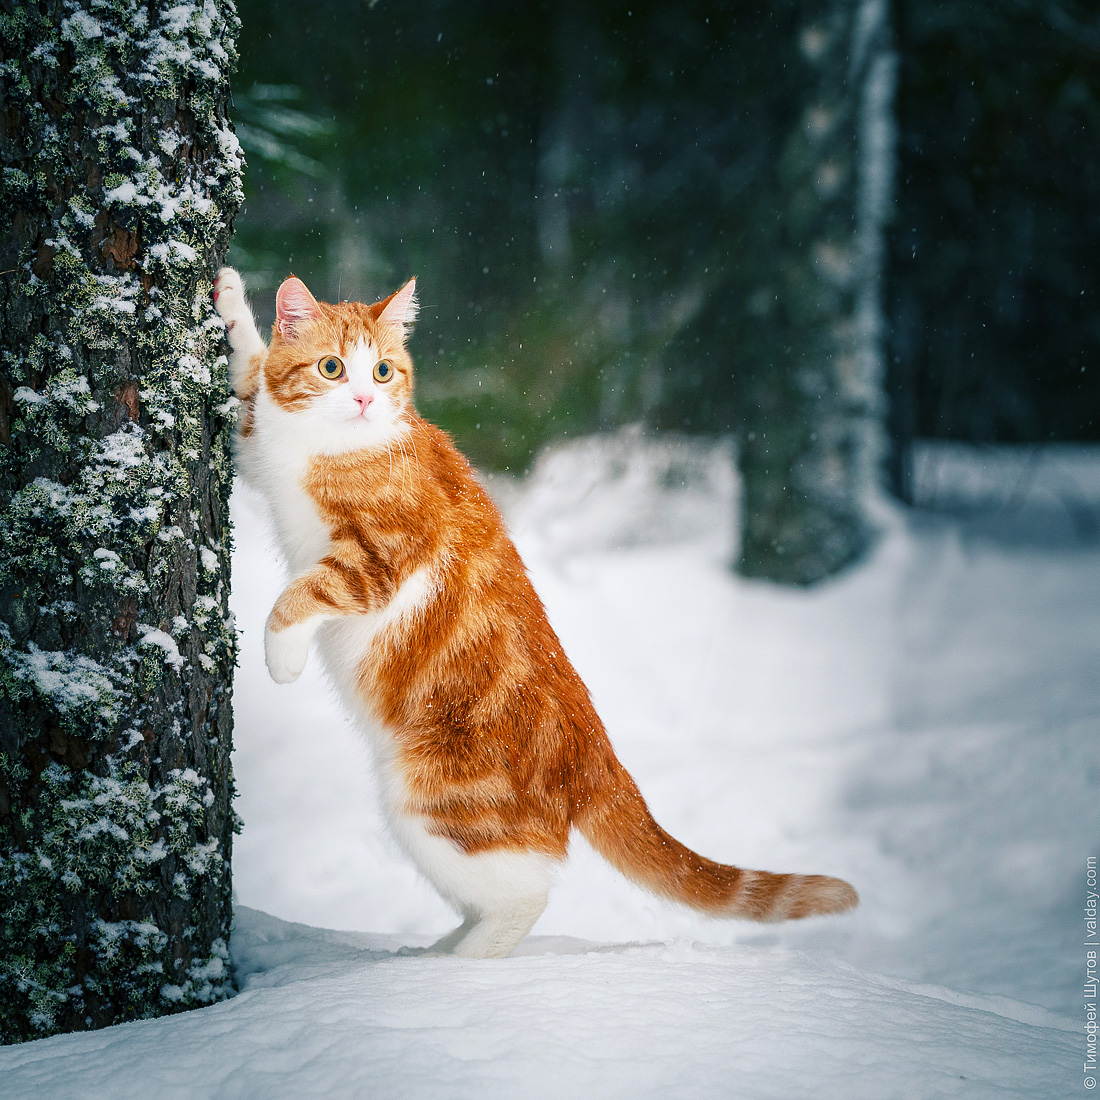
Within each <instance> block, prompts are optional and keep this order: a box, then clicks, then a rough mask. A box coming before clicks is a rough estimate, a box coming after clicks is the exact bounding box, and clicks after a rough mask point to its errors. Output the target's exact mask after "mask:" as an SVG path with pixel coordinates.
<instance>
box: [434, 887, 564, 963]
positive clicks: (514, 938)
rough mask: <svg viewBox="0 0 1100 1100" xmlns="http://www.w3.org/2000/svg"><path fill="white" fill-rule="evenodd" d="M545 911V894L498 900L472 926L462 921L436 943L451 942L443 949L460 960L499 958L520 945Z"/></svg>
mask: <svg viewBox="0 0 1100 1100" xmlns="http://www.w3.org/2000/svg"><path fill="white" fill-rule="evenodd" d="M545 908H546V892H545V891H543V892H542V893H541V894H531V895H529V896H527V897H517V898H509V899H507V900H503V899H502V900H501V901H500V902H498V903H497V904H496V905H495V906H494V907H493V908H492V909H490V910H488V912H485V913H480V914H477V915H476V916H475V917H474V918H473V921H472V923H471V921H469V920H467V921H465V922H464V923H463V924H462V925H461V926H460V927H459V928H456V929H455V931H454V932H452V933H451V934H450V936H445V937H444V938H443V940H440V943H441V944H442V943H443V942H444V941H452V940H454V942H450V943H448V946H447V947H446V950H448V951H450V953H451V954H452V955H458V956H459V957H460V958H464V959H503V958H504V957H505V956H507V955H510V954H511V953H512V952H513V951H514V950H515V948H517V947H518V946H519V945H520V943H521V942H522V940H523V939H524V938H525V937H526V935H527V933H528V932H530V931H531V929H532V928H534V926H535V921H537V920H538V919H539V917H540V916H542V911H543V910H544V909H545ZM467 925H469V927H468V928H467ZM464 930H465V931H464ZM455 937H457V939H455ZM436 949H439V948H438V945H437V948H436Z"/></svg>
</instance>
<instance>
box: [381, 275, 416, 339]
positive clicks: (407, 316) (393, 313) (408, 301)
mask: <svg viewBox="0 0 1100 1100" xmlns="http://www.w3.org/2000/svg"><path fill="white" fill-rule="evenodd" d="M379 305H381V307H382V310H381V312H380V313H379V314H378V323H379V324H382V325H388V326H389V327H390V328H392V329H393V330H394V331H395V332H396V333H397V335H398V336H399V337H401V340H402V341H404V340H405V339H406V338H407V337H408V335H409V332H410V331H411V330H412V327H413V322H414V321H415V320H416V311H417V310H418V309H419V308H420V306H419V305H418V304H417V301H416V279H410V280H409V281H408V282H407V283H406V284H405V285H404V286H403V287H402V288H401V289H400V290H395V291H394V292H393V293H392V294H391V295H390V296H389V297H388V298H387V299H386V300H385V301H384V302H380V303H379Z"/></svg>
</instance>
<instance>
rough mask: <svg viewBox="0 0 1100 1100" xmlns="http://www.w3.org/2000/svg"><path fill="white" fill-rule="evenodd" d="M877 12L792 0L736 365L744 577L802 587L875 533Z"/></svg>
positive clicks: (885, 179)
mask: <svg viewBox="0 0 1100 1100" xmlns="http://www.w3.org/2000/svg"><path fill="white" fill-rule="evenodd" d="M887 14H888V11H887V0H812V2H809V3H806V2H803V3H800V4H798V5H797V16H798V23H799V29H798V31H797V38H796V40H795V41H794V42H791V43H789V44H788V46H787V49H786V50H785V53H786V55H787V58H788V61H787V64H786V65H785V66H783V67H782V68H778V69H777V79H778V80H779V81H780V82H781V86H780V88H779V89H778V90H777V92H776V94H777V95H780V96H783V97H785V98H786V99H787V100H788V101H789V102H790V104H791V105H792V108H793V109H792V110H791V111H790V118H791V125H790V129H789V132H788V134H787V139H786V143H785V147H784V149H783V151H782V153H781V155H780V157H779V160H778V163H777V166H776V173H775V178H774V180H773V181H772V185H771V186H770V187H762V188H761V189H760V192H759V193H760V195H761V199H760V200H759V216H758V218H757V221H758V224H759V225H760V226H761V227H762V232H761V235H760V237H759V238H758V253H759V260H760V273H761V278H760V279H759V282H758V289H757V291H756V293H755V295H754V296H753V299H752V302H751V303H750V305H751V307H752V312H753V313H754V314H755V315H756V317H757V319H758V322H759V332H758V338H757V339H755V340H754V341H752V342H751V345H750V346H752V347H755V348H758V349H760V351H761V352H762V353H758V354H756V356H755V358H754V359H753V360H750V361H747V362H743V363H741V364H740V368H739V369H741V372H742V373H743V375H744V378H743V381H742V384H741V392H742V395H743V396H742V399H741V433H740V443H739V447H740V451H739V453H740V466H741V473H742V480H743V484H744V497H743V503H742V508H743V525H742V547H741V557H740V561H739V563H738V568H739V571H740V572H741V573H743V574H745V575H747V576H755V577H764V578H767V579H770V580H775V581H779V582H782V583H787V584H812V583H814V582H815V581H818V580H821V579H823V578H824V577H827V576H829V575H831V574H833V573H835V572H837V571H838V570H840V569H842V568H844V567H845V566H846V565H848V564H849V563H850V562H853V561H855V560H858V558H859V557H860V556H862V555H863V553H864V552H865V551H866V549H867V547H868V545H869V543H870V541H871V538H872V534H873V532H872V525H871V522H870V520H869V517H868V504H869V502H870V498H871V497H873V495H874V494H875V492H876V491H877V485H878V481H879V470H878V467H879V464H880V461H881V449H882V439H883V428H882V423H883V412H884V410H883V407H882V402H883V399H882V391H883V387H882V365H881V352H880V346H879V345H880V338H881V333H880V326H881V321H880V317H881V307H880V303H879V298H880V270H881V266H882V259H881V256H882V223H883V220H884V217H885V212H886V209H887V204H888V196H889V188H890V166H891V158H892V149H891V144H892V142H891V121H890V120H891V114H890V111H891V102H892V96H893V84H894V57H893V53H892V51H891V47H890V39H889V27H888V22H887ZM788 25H789V24H788Z"/></svg>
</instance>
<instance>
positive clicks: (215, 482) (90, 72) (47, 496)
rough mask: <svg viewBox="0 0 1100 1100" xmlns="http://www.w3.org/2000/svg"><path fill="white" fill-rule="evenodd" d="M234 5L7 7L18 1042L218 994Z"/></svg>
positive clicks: (4, 785)
mask: <svg viewBox="0 0 1100 1100" xmlns="http://www.w3.org/2000/svg"><path fill="white" fill-rule="evenodd" d="M237 29H238V21H237V16H236V11H235V9H234V7H233V4H232V2H231V0H198V2H196V3H193V4H189V3H184V4H178V3H175V4H170V3H163V2H156V0H146V2H138V0H83V2H75V0H44V2H42V3H38V4H21V3H18V2H13V0H2V2H0V149H2V153H0V156H2V169H3V176H2V179H0V241H2V242H3V243H2V244H0V323H2V333H0V899H2V904H3V908H2V912H0V1041H3V1042H13V1041H19V1040H22V1039H28V1038H35V1037H39V1036H43V1035H48V1034H51V1033H53V1032H56V1031H64V1030H75V1029H83V1028H92V1027H101V1026H105V1025H107V1024H111V1023H115V1022H119V1021H122V1020H127V1019H134V1018H139V1017H145V1016H151V1015H155V1014H158V1013H161V1012H166V1011H173V1010H177V1009H181V1008H186V1007H190V1006H193V1005H198V1004H206V1003H209V1002H211V1001H213V1000H216V999H219V998H221V997H224V996H226V995H228V993H229V991H230V989H231V975H230V971H229V965H228V951H227V941H228V936H229V928H230V921H231V896H230V878H229V857H230V846H231V839H232V832H233V827H234V820H235V819H234V816H233V811H232V806H231V799H232V793H233V791H232V778H231V774H230V757H229V754H230V748H231V735H232V713H231V709H230V688H231V680H232V669H233V664H234V659H235V634H234V630H233V626H232V622H231V619H230V616H229V610H228V594H229V593H228V589H229V556H230V531H229V523H228V496H229V489H230V483H231V468H230V461H229V431H230V427H231V423H232V418H233V416H234V401H233V399H232V398H231V397H230V394H229V390H228V386H227V381H226V361H225V358H224V356H223V355H222V350H223V347H222V338H223V330H222V326H221V322H220V321H219V320H218V318H217V317H216V316H215V314H214V312H213V310H212V308H211V304H210V291H211V280H212V276H213V273H214V272H215V271H216V269H217V267H218V265H219V262H220V261H221V259H222V257H223V256H224V253H225V249H226V247H227V245H228V239H229V232H230V224H231V221H232V218H233V216H234V214H235V213H236V211H237V209H238V207H239V205H240V202H241V189H240V173H241V168H242V162H241V158H240V154H239V147H238V145H237V142H236V138H235V137H234V135H233V133H232V131H231V129H230V127H229V125H228V123H227V121H226V105H227V100H228V95H229V75H230V72H231V70H232V68H233V66H234V64H235V60H236V52H235V46H234V39H235V35H236V32H237Z"/></svg>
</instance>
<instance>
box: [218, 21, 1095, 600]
mask: <svg viewBox="0 0 1100 1100" xmlns="http://www.w3.org/2000/svg"><path fill="white" fill-rule="evenodd" d="M883 6H884V3H883V4H881V5H880V3H879V2H878V0H813V2H809V0H807V2H798V0H777V2H775V3H771V4H767V5H764V4H759V5H746V4H739V5H716V4H713V3H710V4H708V3H702V2H698V0H686V2H684V3H679V4H676V5H671V4H668V3H651V2H641V3H637V4H632V5H630V6H629V7H623V6H618V5H616V6H612V5H607V4H600V3H588V4H583V5H582V4H580V3H579V2H577V0H564V2H562V3H554V4H549V3H542V4H540V3H533V4H530V5H522V6H517V5H511V4H506V3H503V2H501V0H477V2H475V0H466V2H464V3H461V4H460V3H457V2H455V0H428V2H425V3H422V4H418V5H415V6H412V7H410V6H398V5H395V4H392V3H390V2H388V0H381V2H379V3H377V4H374V5H370V6H367V5H363V4H361V3H358V2H353V0H317V2H315V3H314V4H312V5H310V6H309V7H308V8H305V7H302V6H301V5H292V4H288V3H285V2H283V0H275V2H272V3H263V4H260V3H259V2H258V0H243V2H242V3H241V4H240V11H241V16H242V20H243V32H242V39H241V54H242V59H241V69H242V77H241V79H240V81H239V82H238V88H239V89H241V91H240V92H239V93H238V94H237V97H236V117H237V119H238V120H239V125H240V133H241V137H242V141H243V142H244V144H245V145H246V148H247V149H248V150H249V153H250V168H249V174H248V177H247V179H246V195H247V201H246V207H245V210H244V213H243V215H242V217H241V218H240V219H239V221H238V227H239V228H238V235H237V238H236V242H235V245H234V253H235V254H234V255H233V257H232V258H233V259H234V261H235V262H236V263H237V264H238V265H239V266H240V267H242V269H244V270H245V271H246V272H247V273H248V274H249V275H250V285H251V287H252V289H253V291H256V292H259V297H258V301H257V305H258V306H259V307H260V311H261V313H262V312H263V310H264V308H265V307H266V308H267V309H268V310H270V301H266V302H265V301H264V300H263V291H264V289H265V288H266V289H268V290H273V289H274V286H275V284H276V283H277V282H278V280H279V279H281V278H282V277H283V276H284V275H285V274H286V273H287V271H288V270H292V271H293V272H294V273H295V274H297V275H300V276H301V277H303V278H304V279H306V281H307V282H308V283H310V285H311V286H312V287H313V289H314V290H315V292H316V293H318V294H319V295H321V296H322V297H326V298H330V299H331V298H344V297H352V298H365V299H371V298H375V297H378V296H381V295H382V294H384V293H387V292H388V291H389V290H391V289H393V288H394V287H395V286H397V285H399V283H400V282H401V281H403V280H404V279H405V278H406V277H407V276H408V275H409V274H416V275H418V276H419V278H420V287H421V294H422V297H423V300H424V310H423V312H422V315H421V318H422V319H421V324H420V328H419V332H418V335H417V342H416V347H415V352H416V361H417V366H418V372H419V373H418V385H419V391H418V403H419V405H420V407H421V409H422V411H423V412H424V413H425V415H427V416H428V417H430V418H431V419H433V420H436V421H437V422H439V423H441V424H442V425H443V426H445V427H446V428H448V429H449V430H450V431H452V432H453V433H454V434H455V436H456V438H457V440H458V442H459V444H460V446H461V447H462V448H463V449H464V450H465V451H466V452H467V453H468V454H470V455H471V457H472V458H473V459H474V460H475V461H477V462H478V463H480V464H483V465H486V466H492V467H497V468H510V469H513V470H520V469H523V468H524V467H525V466H526V465H527V464H528V463H529V461H530V459H531V457H532V456H533V454H534V453H535V451H536V450H537V449H538V448H539V447H540V446H541V445H543V444H544V443H545V442H547V441H550V440H553V439H555V438H559V437H561V436H562V435H566V434H579V433H582V432H587V431H591V430H594V429H598V428H606V427H612V426H615V425H619V424H623V423H628V422H638V421H641V422H644V423H646V424H647V425H649V426H650V427H653V428H666V429H667V428H672V429H677V430H686V431H692V432H705V433H730V432H735V433H737V434H738V436H739V439H740V448H739V449H740V455H741V459H740V461H741V464H742V473H743V475H744V480H745V483H746V487H747V493H746V504H747V507H746V516H745V522H744V525H743V529H744V536H745V537H744V547H743V557H742V562H741V567H742V569H743V570H745V571H746V572H751V573H755V574H758V575H764V576H771V577H774V578H777V579H781V580H793V581H809V580H813V579H815V578H816V577H819V576H822V575H824V574H827V573H828V572H830V571H832V570H834V569H836V568H838V567H840V566H842V565H843V564H844V563H845V562H846V561H848V560H852V559H853V558H854V557H856V556H858V554H859V552H860V550H861V548H862V546H863V545H864V544H865V542H866V537H867V535H866V530H865V528H864V527H863V525H862V521H861V517H860V515H859V509H858V502H857V500H856V498H857V497H858V494H859V492H861V491H862V486H863V482H865V481H866V480H867V478H868V477H870V476H873V472H874V465H875V462H874V450H875V447H874V439H873V435H874V424H875V421H876V418H878V417H879V416H880V415H881V414H882V412H883V411H884V410H883V407H882V405H881V403H878V404H877V403H876V399H875V392H874V391H876V390H877V389H879V388H880V387H879V384H878V379H876V377H875V368H874V364H873V363H872V362H871V361H870V359H869V358H868V356H869V355H870V354H871V353H872V352H873V345H874V341H875V338H876V332H875V321H874V318H873V317H870V316H869V314H868V312H867V295H868V293H869V292H870V291H871V290H873V284H874V275H875V270H876V267H877V264H876V262H875V258H874V257H873V256H871V255H869V254H868V251H867V250H868V248H869V245H868V243H867V239H866V238H864V239H863V240H862V242H861V241H860V239H859V234H858V228H857V224H856V223H857V220H858V215H859V211H860V203H861V202H863V203H865V204H866V203H868V202H871V204H872V205H873V202H872V199H873V195H871V194H870V193H869V192H868V191H867V189H866V188H864V190H863V191H862V192H861V191H860V189H859V186H860V185H859V179H860V170H861V169H860V165H859V164H858V163H857V148H858V147H859V146H858V143H857V136H858V133H859V127H860V112H861V111H862V110H864V108H865V107H866V105H867V103H868V94H869V92H868V90H869V89H870V88H871V87H872V85H871V84H869V83H868V78H869V76H870V75H871V67H870V65H869V62H868V59H869V58H871V59H873V58H874V57H878V58H879V59H882V58H883V57H884V56H885V53H886V50H887V40H886V38H885V37H884V32H883V28H884V27H885V20H884V19H883V17H882V15H881V13H880V14H879V15H878V16H876V11H880V9H881V8H882V7H883ZM896 8H897V10H896V12H895V15H894V16H893V18H894V20H895V23H896V30H895V42H894V49H895V50H896V51H897V53H898V55H899V59H900V69H899V75H900V87H899V94H898V110H899V112H900V135H901V139H902V144H901V171H900V176H899V178H898V182H899V195H898V207H897V210H898V211H899V212H898V213H896V214H895V215H894V218H893V221H892V223H891V224H890V226H889V248H888V251H887V288H888V294H887V315H886V322H887V323H886V325H885V326H884V331H883V336H884V338H885V339H886V341H887V343H888V348H889V352H890V373H889V376H888V383H889V390H890V394H891V397H892V399H893V400H892V404H891V406H890V409H891V413H890V415H891V418H892V419H891V427H892V439H893V442H894V444H895V447H894V454H895V457H894V459H893V460H892V462H891V467H892V470H893V472H894V475H895V484H896V485H897V486H898V487H899V488H903V487H904V469H905V462H904V459H903V457H897V456H899V455H901V456H903V455H904V447H905V445H906V444H907V442H908V441H909V440H910V439H911V438H912V437H913V436H918V435H944V434H949V435H954V436H958V437H962V438H972V437H978V438H991V439H1045V438H1048V437H1049V435H1050V432H1051V430H1053V431H1054V433H1055V436H1056V437H1057V438H1077V437H1082V436H1088V437H1092V436H1094V435H1095V434H1096V431H1097V427H1096V425H1097V419H1096V418H1095V416H1094V414H1093V412H1092V411H1089V410H1093V409H1095V407H1096V406H1097V405H1098V404H1100V393H1098V390H1097V387H1096V385H1095V383H1094V382H1093V381H1092V379H1093V378H1094V377H1095V365H1094V364H1095V362H1096V352H1097V349H1098V346H1100V332H1098V331H1097V327H1096V322H1095V320H1093V319H1092V317H1091V316H1090V314H1092V313H1095V309H1094V308H1093V307H1094V306H1095V301H1096V289H1097V282H1098V280H1100V274H1098V272H1097V270H1096V266H1095V264H1094V263H1092V262H1091V255H1092V253H1094V252H1095V239H1096V233H1095V221H1096V215H1095V213H1093V212H1092V211H1091V210H1090V208H1089V207H1088V206H1087V204H1086V197H1087V195H1088V193H1089V189H1090V187H1093V185H1094V183H1095V175H1096V170H1097V166H1098V165H1100V153H1098V150H1100V143H1098V142H1097V140H1096V139H1097V137H1098V136H1100V132H1098V131H1100V123H1098V120H1097V94H1098V91H1100V85H1098V81H1097V68H1098V66H1097V50H1096V45H1095V37H1096V34H1097V17H1096V16H1095V15H1092V14H1088V15H1086V9H1085V7H1084V5H1083V4H1074V3H1071V2H1069V0H1064V2H1061V3H1052V2H1040V0H1013V2H1011V3H997V4H993V3H990V4H982V5H974V4H971V3H965V2H963V0H945V2H943V3H939V4H936V3H926V4H920V5H918V4H916V3H915V2H913V0H902V2H901V3H900V4H897V5H896ZM815 27H816V28H817V31H815V30H814V28H815ZM818 31H820V32H821V34H822V35H823V37H822V38H821V39H820V41H821V43H823V44H824V46H826V47H828V48H823V50H822V51H821V52H819V53H818V54H817V55H816V57H817V61H816V62H815V61H814V58H813V57H811V56H810V55H811V54H813V53H814V42H815V41H817V39H816V38H815V37H814V35H815V34H816V33H817V32H818ZM869 31H870V32H873V33H872V38H873V42H871V44H870V45H869V44H868V40H867V35H868V33H869ZM807 33H810V37H809V38H807V37H806V36H807ZM808 48H809V50H808ZM868 50H870V53H868V52H867V51H868ZM879 75H880V76H884V75H886V74H882V73H881V72H880V74H879ZM882 87H883V84H882V81H880V82H879V84H878V88H879V90H880V92H881V89H882ZM819 108H822V109H823V111H822V110H820V109H819ZM826 117H828V118H829V119H830V120H831V122H830V124H829V125H828V126H825V127H824V129H822V130H821V131H820V133H819V135H818V140H817V144H816V146H815V144H814V142H813V141H811V140H809V137H810V131H809V130H808V129H807V127H810V129H811V130H812V128H813V127H814V126H815V125H820V124H822V123H823V120H825V119H826ZM815 120H816V121H815ZM864 178H865V179H866V177H864ZM861 195H862V198H861ZM864 212H865V213H867V208H866V207H865V209H864ZM871 213H872V215H873V211H872V212H871ZM874 220H875V218H874V216H872V217H871V218H870V219H869V220H867V219H865V224H866V225H870V224H873V222H874ZM822 243H824V244H826V245H827V246H828V247H826V248H824V249H822V248H821V247H819V246H820V245H821V244H822ZM914 247H915V248H916V251H915V252H914ZM853 249H854V250H855V252H856V253H860V252H861V250H862V258H859V257H856V259H853V252H852V250H853ZM853 265H854V266H853ZM830 268H831V270H832V276H831V280H832V282H831V285H829V279H830V277H827V276H828V271H829V269H830ZM853 272H855V274H853ZM861 303H862V304H861ZM269 319H270V313H269ZM1089 364H1093V366H1092V367H1091V368H1089V369H1091V370H1092V371H1093V373H1092V374H1091V375H1090V374H1089V373H1088V370H1086V371H1085V373H1082V368H1083V367H1089ZM1069 398H1072V400H1069ZM1055 406H1057V410H1058V412H1057V415H1055V414H1054V411H1053V410H1054V409H1055ZM1071 408H1072V410H1073V412H1072V414H1070V413H1069V410H1070V409H1071ZM997 410H1001V411H997ZM1004 410H1015V412H1013V413H1012V414H1011V415H1008V413H1007V412H1005V411H1004ZM822 429H824V430H822ZM830 540H831V542H830ZM827 544H828V545H827ZM779 550H782V551H783V553H778V552H777V551H779Z"/></svg>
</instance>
